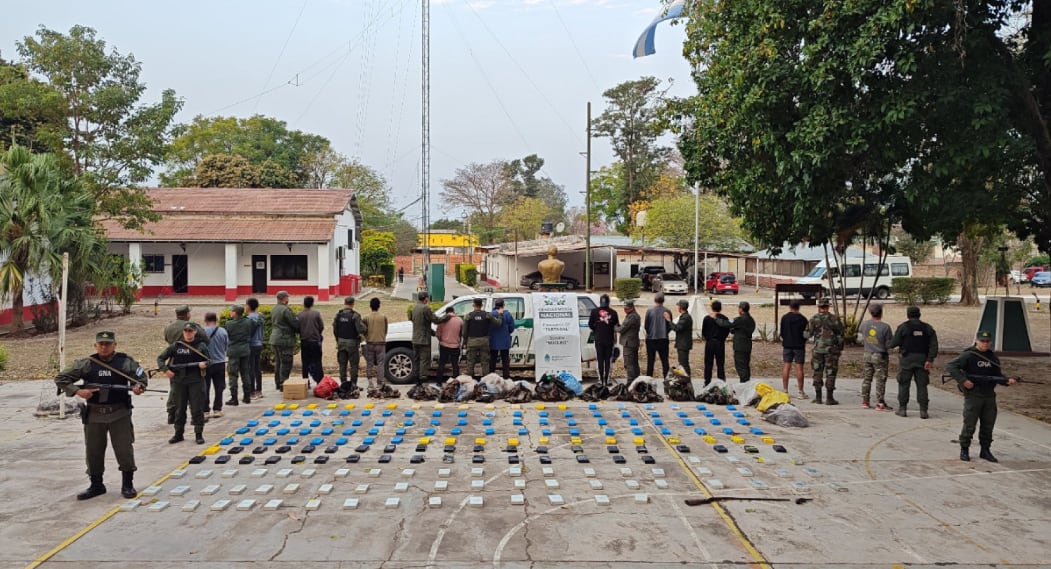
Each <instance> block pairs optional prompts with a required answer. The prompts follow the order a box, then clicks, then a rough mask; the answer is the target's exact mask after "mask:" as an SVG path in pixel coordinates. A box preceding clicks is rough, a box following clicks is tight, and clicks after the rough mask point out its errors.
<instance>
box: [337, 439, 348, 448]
mask: <svg viewBox="0 0 1051 569" xmlns="http://www.w3.org/2000/svg"><path fill="white" fill-rule="evenodd" d="M345 444H347V437H339V438H338V439H336V445H338V446H343V445H345Z"/></svg>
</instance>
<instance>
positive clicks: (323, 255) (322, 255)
mask: <svg viewBox="0 0 1051 569" xmlns="http://www.w3.org/2000/svg"><path fill="white" fill-rule="evenodd" d="M328 256H329V250H328V243H322V244H321V245H318V246H317V298H318V300H328V291H329V287H330V286H332V274H331V273H330V272H329V266H330V263H329V258H328Z"/></svg>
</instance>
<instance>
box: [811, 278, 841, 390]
mask: <svg viewBox="0 0 1051 569" xmlns="http://www.w3.org/2000/svg"><path fill="white" fill-rule="evenodd" d="M829 304H830V303H829V301H828V299H827V298H822V299H820V300H818V301H817V314H815V315H814V317H813V318H811V319H810V324H809V326H808V329H809V330H810V338H811V340H813V341H814V349H813V350H812V351H811V354H810V365H811V366H812V367H813V368H814V391H815V394H814V403H821V387H822V386H824V387H825V388H826V389H827V390H828V396H827V397H826V398H825V404H826V405H839V401H836V400H835V398H834V397H832V392H833V391H835V390H836V374H837V373H838V372H839V354H840V352H842V351H843V322H842V321H841V320H840V319H839V316H836V315H835V314H832V313H831V312H829Z"/></svg>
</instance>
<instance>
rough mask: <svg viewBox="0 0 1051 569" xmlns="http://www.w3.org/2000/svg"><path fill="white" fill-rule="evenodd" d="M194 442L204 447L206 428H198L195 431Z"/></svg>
mask: <svg viewBox="0 0 1051 569" xmlns="http://www.w3.org/2000/svg"><path fill="white" fill-rule="evenodd" d="M193 442H195V443H197V444H199V445H203V444H204V428H203V427H197V428H195V429H194V430H193Z"/></svg>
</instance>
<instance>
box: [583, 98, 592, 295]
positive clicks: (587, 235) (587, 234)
mask: <svg viewBox="0 0 1051 569" xmlns="http://www.w3.org/2000/svg"><path fill="white" fill-rule="evenodd" d="M587 139H588V148H587V152H588V155H587V176H586V178H585V179H586V182H585V184H586V185H585V186H584V212H585V218H586V220H587V228H586V229H585V230H584V246H585V247H586V249H584V290H586V291H588V292H591V285H592V282H591V101H588V136H587Z"/></svg>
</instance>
